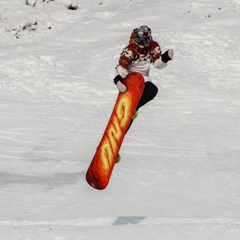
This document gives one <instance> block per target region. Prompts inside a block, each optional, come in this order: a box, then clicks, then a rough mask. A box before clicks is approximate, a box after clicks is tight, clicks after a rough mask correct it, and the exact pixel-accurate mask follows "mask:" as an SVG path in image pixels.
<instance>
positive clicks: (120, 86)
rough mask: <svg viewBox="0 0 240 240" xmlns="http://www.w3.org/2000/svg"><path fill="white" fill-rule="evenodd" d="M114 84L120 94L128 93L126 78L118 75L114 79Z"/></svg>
mask: <svg viewBox="0 0 240 240" xmlns="http://www.w3.org/2000/svg"><path fill="white" fill-rule="evenodd" d="M113 81H114V83H115V84H116V86H117V89H118V91H119V92H126V91H127V87H126V86H125V85H124V83H123V82H124V78H122V77H121V76H120V75H117V76H116V77H115V78H114V79H113Z"/></svg>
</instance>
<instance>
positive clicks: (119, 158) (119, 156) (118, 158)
mask: <svg viewBox="0 0 240 240" xmlns="http://www.w3.org/2000/svg"><path fill="white" fill-rule="evenodd" d="M120 160H121V155H120V154H118V155H117V158H116V160H115V163H118V162H120Z"/></svg>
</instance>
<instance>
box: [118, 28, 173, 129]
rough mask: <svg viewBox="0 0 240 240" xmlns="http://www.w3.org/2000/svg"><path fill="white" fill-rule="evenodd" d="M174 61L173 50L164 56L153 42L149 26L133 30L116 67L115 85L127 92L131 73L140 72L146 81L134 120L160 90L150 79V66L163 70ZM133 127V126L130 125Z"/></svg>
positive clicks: (121, 90) (120, 90)
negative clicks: (126, 80) (125, 80)
mask: <svg viewBox="0 0 240 240" xmlns="http://www.w3.org/2000/svg"><path fill="white" fill-rule="evenodd" d="M172 59H173V50H172V49H169V50H167V51H166V52H165V53H163V54H162V51H161V48H160V46H159V44H158V43H157V42H156V41H154V40H153V38H152V35H151V29H150V28H149V27H148V26H145V25H143V26H140V27H139V28H135V29H133V32H132V34H131V37H130V40H129V45H128V46H127V47H125V48H124V49H123V51H122V53H121V56H120V59H119V64H118V65H117V66H116V76H115V78H114V83H115V84H116V86H117V88H118V90H119V92H126V91H127V88H126V86H125V85H124V78H125V77H126V76H127V74H128V73H130V72H139V73H141V74H142V75H143V77H144V80H145V88H144V91H143V94H142V97H141V99H140V101H139V103H138V106H137V108H136V112H135V113H134V115H133V118H132V119H134V118H136V117H137V113H138V109H139V108H140V107H142V106H143V105H145V104H146V103H147V102H149V101H151V100H152V99H154V98H155V96H156V95H157V93H158V88H157V86H156V85H154V84H153V83H152V81H151V79H150V78H149V70H150V65H151V64H153V66H154V67H155V68H158V69H162V68H164V67H166V66H167V62H168V61H170V60H172ZM130 125H131V124H130Z"/></svg>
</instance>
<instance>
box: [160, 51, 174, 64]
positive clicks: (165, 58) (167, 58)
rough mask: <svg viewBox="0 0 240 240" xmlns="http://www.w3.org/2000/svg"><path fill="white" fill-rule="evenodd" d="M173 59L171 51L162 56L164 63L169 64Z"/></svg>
mask: <svg viewBox="0 0 240 240" xmlns="http://www.w3.org/2000/svg"><path fill="white" fill-rule="evenodd" d="M172 58H173V50H172V49H169V50H167V51H166V52H165V53H164V54H163V55H162V61H163V62H164V63H167V62H168V61H170V60H172Z"/></svg>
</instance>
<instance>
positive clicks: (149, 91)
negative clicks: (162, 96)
mask: <svg viewBox="0 0 240 240" xmlns="http://www.w3.org/2000/svg"><path fill="white" fill-rule="evenodd" d="M157 93H158V88H157V86H156V85H154V84H153V83H152V82H145V87H144V90H143V94H142V97H141V98H140V100H139V103H138V105H137V109H136V110H138V109H139V108H140V107H142V106H144V105H145V104H146V103H148V102H149V101H151V100H152V99H154V98H155V96H156V95H157Z"/></svg>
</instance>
